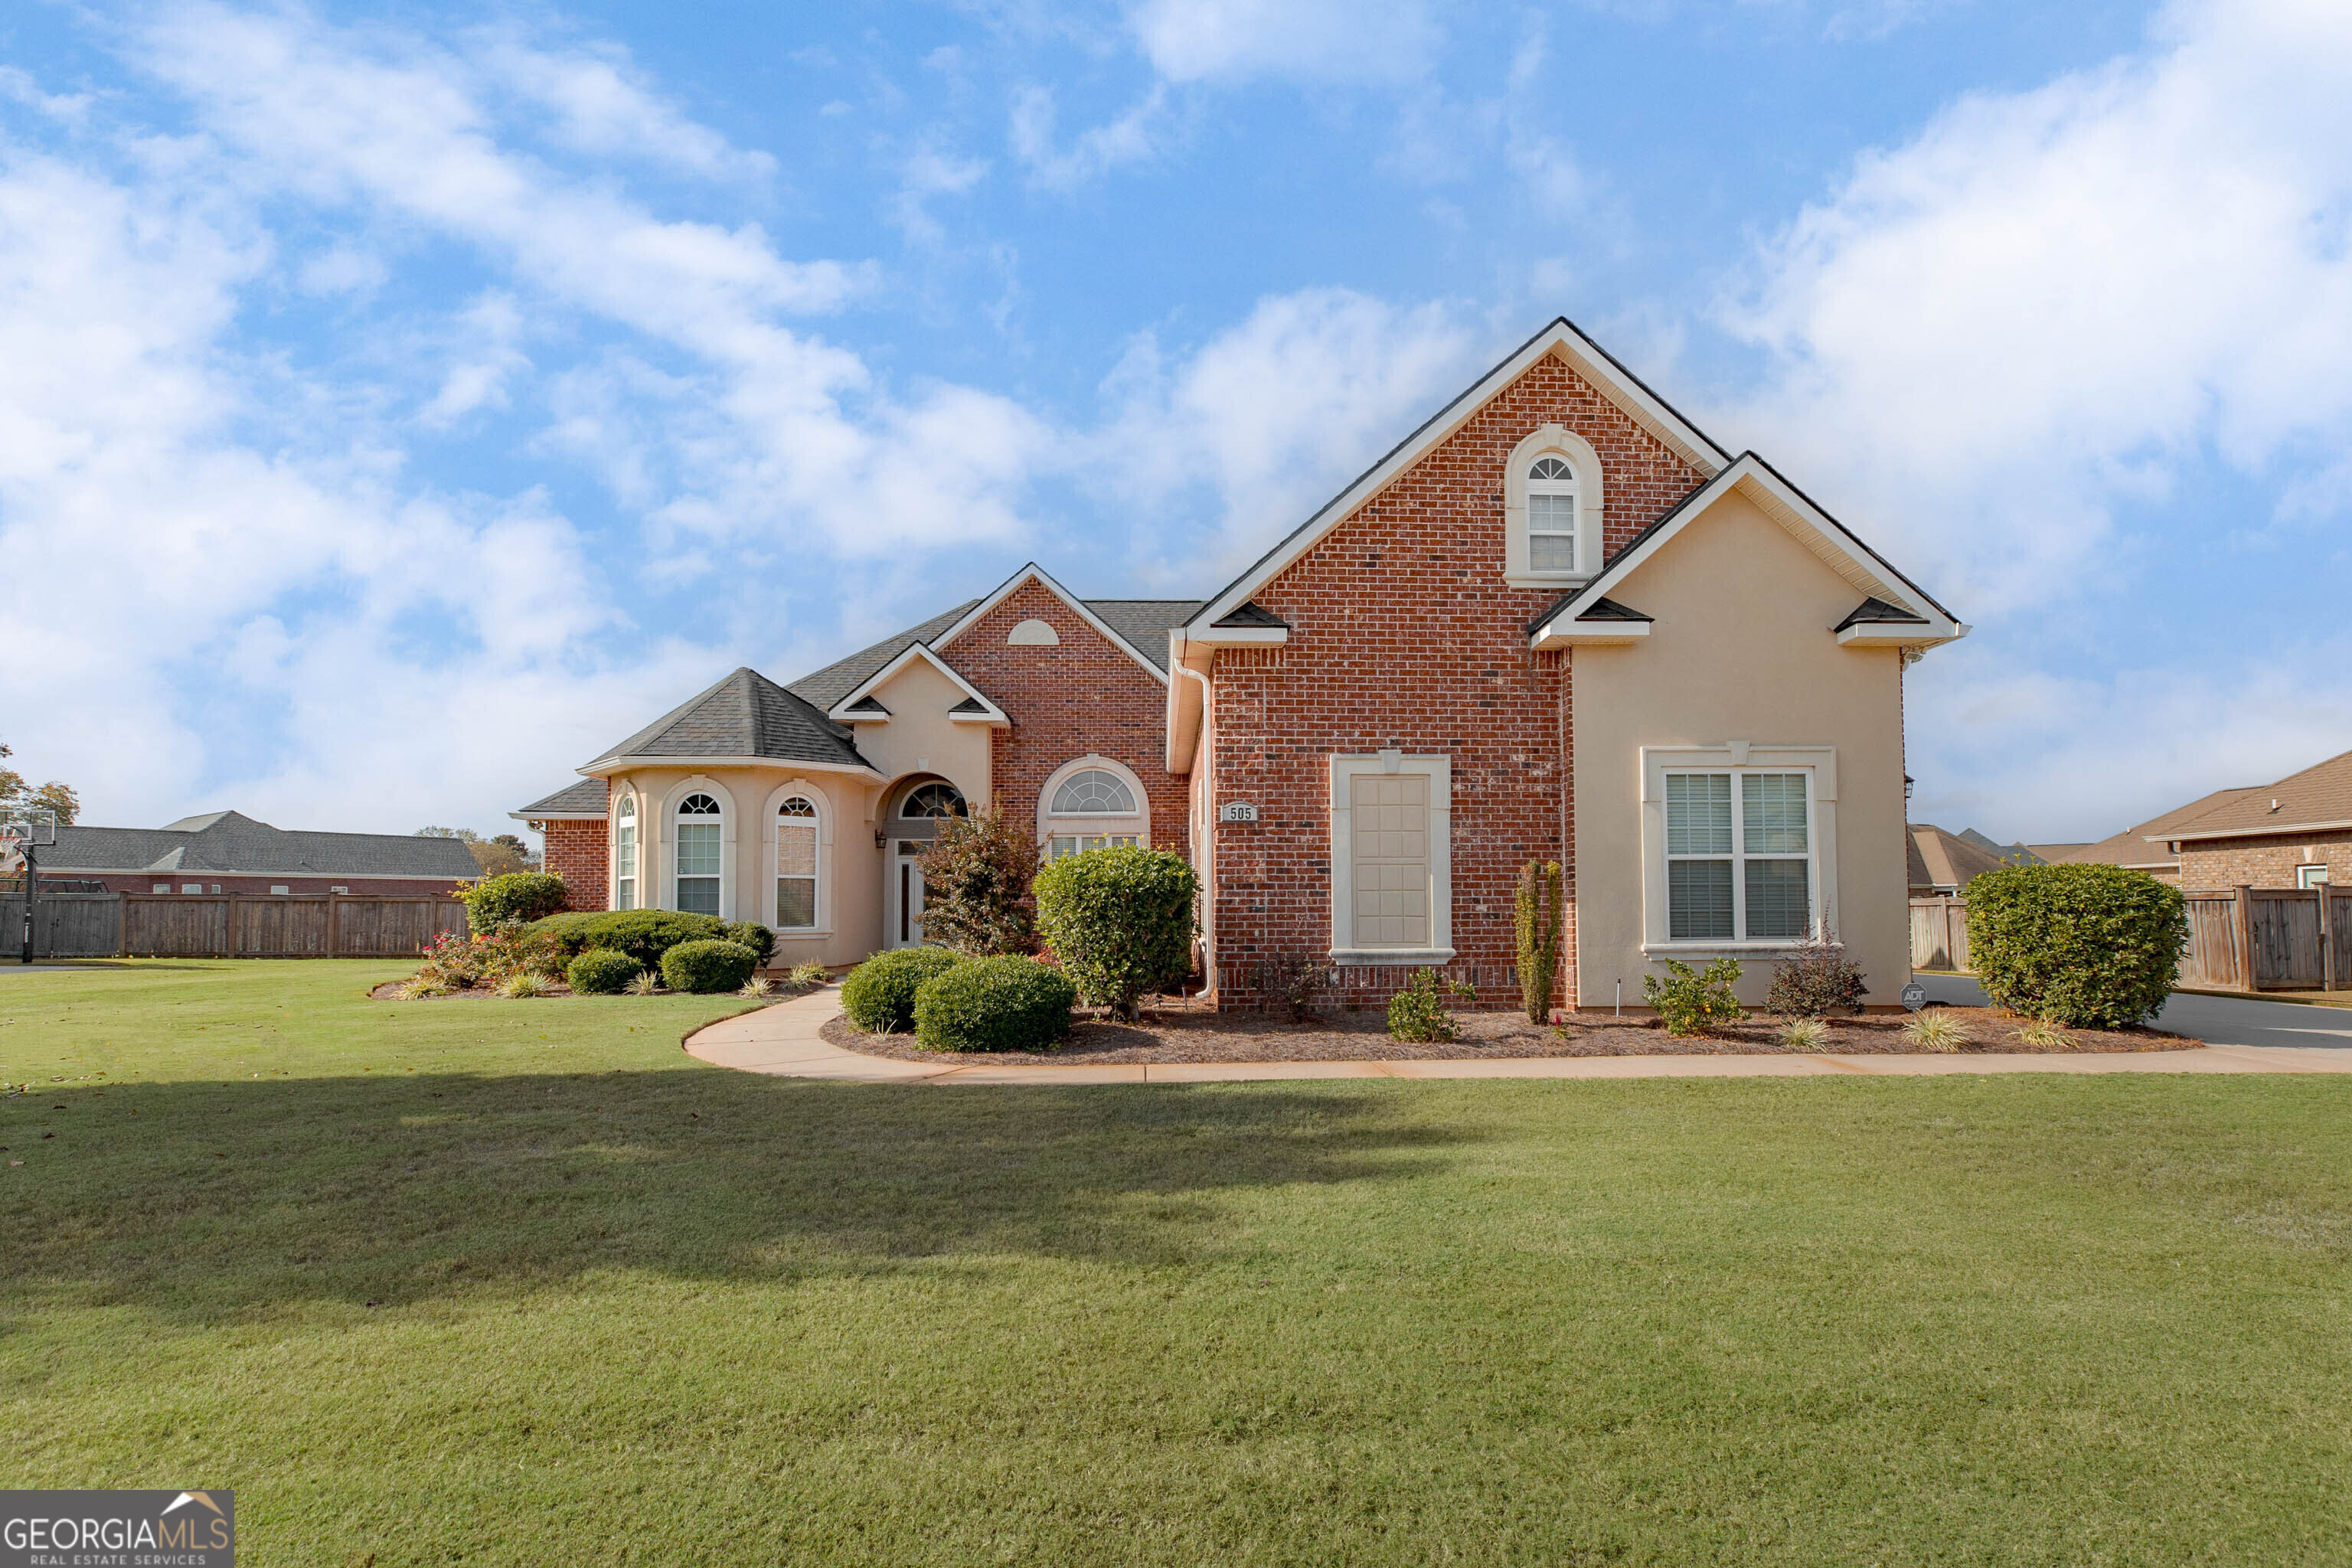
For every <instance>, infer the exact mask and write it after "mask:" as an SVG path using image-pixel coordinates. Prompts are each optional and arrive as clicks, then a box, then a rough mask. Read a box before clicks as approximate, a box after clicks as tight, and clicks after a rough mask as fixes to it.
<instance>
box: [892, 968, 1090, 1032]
mask: <svg viewBox="0 0 2352 1568" xmlns="http://www.w3.org/2000/svg"><path fill="white" fill-rule="evenodd" d="M1076 1005H1078V991H1077V987H1076V986H1075V985H1073V984H1070V980H1069V976H1067V975H1066V974H1064V973H1062V972H1061V971H1060V970H1058V969H1056V968H1055V967H1053V966H1052V965H1051V964H1045V963H1038V962H1037V961H1036V960H1035V959H1034V958H1020V957H1015V956H1013V955H1011V954H1000V955H998V956H994V957H990V958H975V959H971V960H969V961H967V962H965V963H959V964H956V965H954V966H952V967H950V968H949V969H945V970H942V971H940V973H937V974H935V975H933V976H932V977H931V978H930V979H929V980H926V981H924V982H923V984H921V985H920V986H919V987H917V988H916V991H915V1038H916V1040H917V1041H919V1043H920V1044H921V1046H922V1047H923V1048H924V1049H925V1050H927V1051H1042V1050H1045V1048H1047V1047H1050V1046H1052V1045H1053V1044H1054V1042H1055V1041H1056V1040H1059V1039H1060V1038H1061V1037H1063V1036H1065V1035H1066V1034H1068V1033H1069V1032H1070V1009H1071V1008H1073V1007H1075V1006H1076Z"/></svg>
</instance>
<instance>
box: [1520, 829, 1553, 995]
mask: <svg viewBox="0 0 2352 1568" xmlns="http://www.w3.org/2000/svg"><path fill="white" fill-rule="evenodd" d="M1516 914H1517V922H1518V936H1519V1005H1521V1006H1523V1007H1525V1008H1526V1009H1527V1013H1528V1023H1530V1024H1542V1023H1548V1022H1549V1021H1550V1018H1551V988H1552V983H1553V982H1554V980H1556V979H1557V978H1558V975H1557V974H1556V973H1555V972H1556V971H1557V970H1558V969H1559V928H1560V892H1559V861H1557V860H1530V861H1528V863H1527V864H1526V865H1524V866H1522V867H1520V868H1519V897H1518V905H1517V910H1516Z"/></svg>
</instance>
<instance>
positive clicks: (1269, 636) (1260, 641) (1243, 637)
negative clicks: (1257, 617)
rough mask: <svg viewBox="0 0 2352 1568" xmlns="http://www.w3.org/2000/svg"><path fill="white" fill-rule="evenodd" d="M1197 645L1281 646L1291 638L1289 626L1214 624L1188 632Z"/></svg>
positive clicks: (1193, 644) (1186, 635)
mask: <svg viewBox="0 0 2352 1568" xmlns="http://www.w3.org/2000/svg"><path fill="white" fill-rule="evenodd" d="M1185 637H1186V638H1187V640H1189V641H1190V642H1191V643H1192V646H1193V647H1281V646H1282V645H1283V644H1285V643H1286V642H1288V641H1289V640H1290V628H1289V627H1288V626H1213V627H1210V628H1208V629H1206V630H1203V631H1197V632H1187V633H1186V634H1185Z"/></svg>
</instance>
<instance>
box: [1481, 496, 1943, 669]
mask: <svg viewBox="0 0 2352 1568" xmlns="http://www.w3.org/2000/svg"><path fill="white" fill-rule="evenodd" d="M1733 489H1738V490H1739V491H1740V492H1741V493H1742V494H1743V495H1745V496H1746V497H1747V498H1748V500H1750V501H1752V502H1754V503H1755V505H1756V506H1757V508H1758V510H1761V511H1762V512H1763V513H1764V514H1765V515H1766V516H1767V517H1769V518H1770V519H1772V521H1775V522H1777V523H1779V524H1780V525H1781V526H1782V527H1783V528H1786V529H1788V530H1790V531H1791V532H1793V533H1795V534H1796V535H1797V536H1798V537H1799V538H1800V539H1801V540H1802V541H1803V542H1804V543H1805V545H1806V546H1807V548H1809V549H1811V551H1812V552H1814V553H1815V554H1817V555H1819V556H1820V557H1821V558H1822V562H1823V563H1825V564H1827V565H1828V566H1829V568H1830V570H1832V571H1833V572H1835V573H1836V574H1838V575H1839V576H1841V577H1843V578H1844V579H1845V580H1846V581H1847V582H1849V583H1851V584H1853V585H1854V586H1855V587H1856V588H1858V589H1860V590H1861V591H1862V592H1863V593H1864V595H1867V596H1866V597H1865V599H1864V602H1863V604H1862V605H1860V606H1858V607H1857V608H1856V609H1855V610H1854V612H1853V614H1851V615H1849V616H1846V618H1845V619H1844V620H1843V621H1840V622H1839V623H1838V624H1837V625H1836V626H1833V627H1832V628H1831V629H1832V631H1834V632H1837V633H1839V634H1841V636H1840V640H1841V641H1843V640H1845V637H1844V634H1847V633H1852V632H1856V631H1858V630H1859V629H1860V628H1861V627H1863V626H1870V625H1877V624H1881V623H1886V622H1892V623H1894V624H1895V625H1899V626H1910V625H1913V624H1917V625H1918V626H1919V635H1918V637H1917V638H1916V640H1917V641H1918V642H1921V643H1937V642H1949V641H1951V640H1953V639H1955V638H1958V637H1966V636H1968V633H1969V628H1968V627H1967V626H1963V625H1962V624H1961V623H1960V622H1959V621H1958V619H1957V618H1956V617H1954V616H1953V615H1952V613H1951V612H1950V611H1948V610H1947V609H1945V608H1944V606H1943V605H1939V604H1937V602H1936V600H1935V598H1934V596H1933V595H1930V594H1929V593H1928V592H1927V590H1926V589H1924V588H1922V587H1920V586H1919V585H1918V584H1916V583H1914V582H1912V581H1911V579H1910V578H1908V577H1906V576H1905V575H1903V574H1902V573H1900V572H1898V571H1896V570H1895V567H1894V565H1893V563H1890V562H1889V561H1888V560H1887V559H1886V558H1885V556H1883V555H1881V554H1879V553H1878V552H1877V551H1875V550H1873V549H1872V548H1871V547H1870V546H1869V545H1867V544H1864V542H1862V541H1861V539H1860V538H1858V537H1856V535H1855V534H1854V532H1853V530H1851V529H1849V528H1847V527H1846V526H1845V525H1844V524H1843V523H1842V522H1840V521H1838V520H1837V519H1835V518H1833V517H1832V516H1831V515H1830V514H1829V513H1827V512H1825V511H1823V510H1822V509H1821V508H1820V507H1819V506H1817V505H1816V504H1814V501H1813V499H1812V498H1811V496H1808V495H1807V494H1805V492H1804V491H1802V490H1801V489H1798V488H1797V487H1796V486H1794V485H1792V484H1790V482H1789V480H1788V479H1787V478H1786V477H1785V476H1784V475H1782V474H1781V472H1780V470H1779V469H1778V468H1774V467H1773V466H1772V465H1771V464H1769V463H1768V462H1766V461H1765V460H1764V459H1763V458H1759V457H1758V456H1757V455H1756V454H1755V453H1753V452H1742V453H1741V454H1740V455H1739V456H1738V458H1736V459H1734V460H1733V461H1732V462H1731V463H1730V464H1729V465H1728V466H1727V467H1726V468H1724V470H1723V471H1722V472H1721V473H1719V474H1717V475H1716V476H1715V477H1714V478H1713V479H1709V480H1707V481H1706V483H1705V484H1703V485H1701V486H1699V487H1698V488H1697V489H1694V490H1692V491H1691V493H1690V494H1688V495H1686V496H1685V497H1683V499H1682V500H1678V501H1676V502H1675V504H1674V505H1673V506H1671V507H1669V508H1667V509H1666V510H1665V511H1664V514H1662V515H1661V516H1660V517H1659V518H1658V520H1657V521H1654V522H1653V523H1651V524H1650V525H1649V527H1647V528H1645V529H1643V531H1641V532H1639V533H1637V534H1635V535H1634V536H1633V538H1632V539H1630V540H1628V541H1626V542H1625V546H1624V548H1623V549H1622V550H1620V551H1618V552H1616V553H1615V554H1614V555H1612V556H1611V557H1610V558H1609V559H1608V560H1607V561H1606V562H1605V563H1602V565H1601V571H1600V573H1599V574H1598V575H1596V576H1594V577H1593V578H1592V579H1591V581H1589V582H1587V583H1585V584H1582V585H1581V586H1579V587H1575V588H1571V589H1570V590H1569V591H1568V592H1567V593H1565V594H1562V595H1560V596H1559V598H1558V599H1556V600H1554V601H1553V602H1552V604H1551V605H1550V606H1549V608H1547V609H1546V610H1545V611H1544V612H1543V614H1541V615H1539V616H1537V617H1536V618H1535V619H1534V620H1532V621H1529V622H1528V635H1529V636H1530V637H1534V638H1536V639H1537V646H1538V647H1544V646H1548V645H1547V643H1546V642H1545V639H1546V638H1548V637H1558V636H1561V635H1564V634H1566V633H1567V632H1568V631H1569V630H1570V627H1571V626H1572V625H1573V623H1574V622H1576V621H1579V620H1583V619H1588V618H1596V617H1592V616H1591V606H1592V605H1594V604H1595V603H1596V602H1597V601H1599V600H1600V599H1601V598H1603V597H1605V596H1606V595H1609V594H1610V593H1612V591H1614V590H1615V589H1616V588H1617V587H1618V586H1619V585H1620V584H1622V583H1623V582H1624V580H1625V579H1626V578H1627V577H1628V576H1630V575H1632V574H1633V573H1634V572H1636V571H1638V570H1640V569H1641V566H1642V563H1643V562H1644V561H1647V560H1648V559H1649V558H1650V557H1651V556H1652V555H1654V554H1655V553H1657V552H1658V551H1659V550H1660V549H1661V548H1663V547H1664V545H1665V543H1666V542H1667V541H1668V540H1670V539H1672V538H1674V536H1675V534H1676V533H1678V532H1680V531H1682V530H1683V529H1685V528H1686V527H1688V526H1689V524H1690V523H1691V521H1693V520H1694V519H1696V518H1697V517H1698V516H1700V515H1701V514H1702V513H1704V512H1705V511H1706V510H1707V508H1708V507H1710V506H1712V505H1714V504H1715V502H1716V501H1717V500H1718V499H1720V498H1721V497H1722V496H1724V495H1726V494H1727V493H1728V492H1729V491H1731V490H1733ZM1874 604H1875V605H1878V606H1879V608H1878V610H1876V611H1871V610H1870V606H1871V605H1874ZM1866 611H1867V612H1870V613H1868V614H1865V613H1864V612H1866ZM1889 612H1892V613H1891V614H1890V613H1889ZM1906 640H1907V637H1906Z"/></svg>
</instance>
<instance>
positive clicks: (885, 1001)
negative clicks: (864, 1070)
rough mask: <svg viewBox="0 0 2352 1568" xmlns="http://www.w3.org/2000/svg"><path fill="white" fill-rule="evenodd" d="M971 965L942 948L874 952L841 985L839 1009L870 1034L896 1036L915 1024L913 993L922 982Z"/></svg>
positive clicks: (954, 953)
mask: <svg viewBox="0 0 2352 1568" xmlns="http://www.w3.org/2000/svg"><path fill="white" fill-rule="evenodd" d="M968 962H970V961H969V960H967V959H966V958H965V957H964V956H963V954H961V953H960V952H949V951H948V950H947V949H946V948H944V947H902V948H900V949H898V951H897V952H877V953H876V954H875V955H874V956H873V957H871V958H869V959H867V960H866V962H865V963H861V964H859V965H858V966H857V967H856V968H855V969H853V970H851V971H850V972H849V978H848V979H846V980H845V981H843V982H842V983H841V1010H842V1011H843V1012H844V1013H845V1014H847V1015H848V1016H849V1021H850V1022H851V1023H853V1024H855V1025H856V1026H858V1027H859V1028H861V1029H863V1030H865V1031H866V1033H867V1034H869V1035H895V1034H897V1033H898V1031H899V1030H901V1029H906V1028H910V1027H912V1026H913V1025H914V1022H915V993H916V992H917V991H918V990H919V989H920V988H921V986H922V984H923V982H924V981H926V980H929V979H931V978H932V977H933V976H935V975H940V974H944V973H947V972H948V971H949V970H950V969H953V968H954V967H955V966H956V965H957V964H959V963H968Z"/></svg>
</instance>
